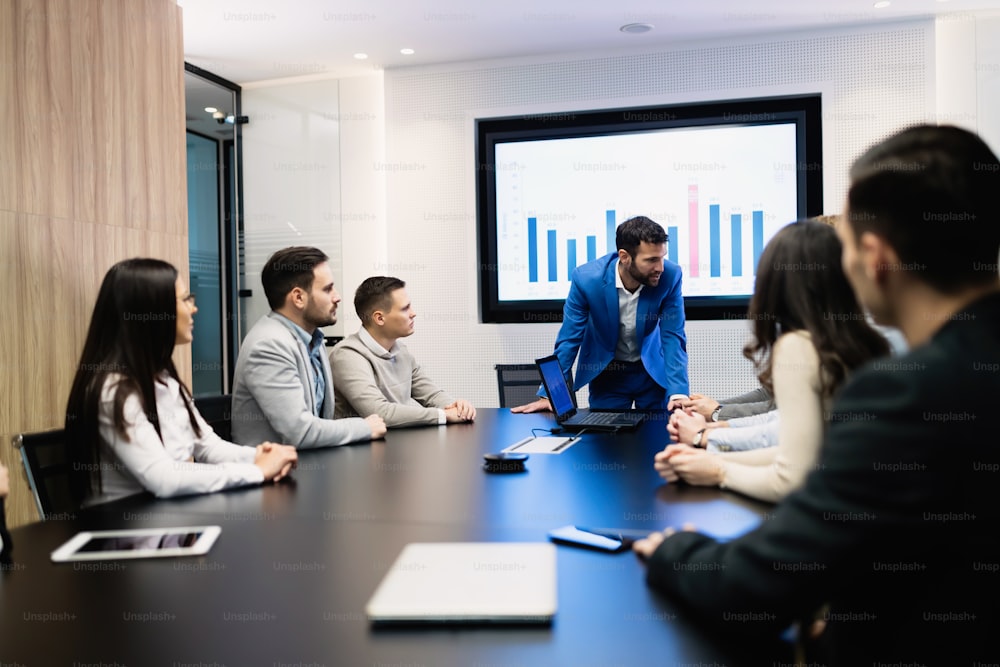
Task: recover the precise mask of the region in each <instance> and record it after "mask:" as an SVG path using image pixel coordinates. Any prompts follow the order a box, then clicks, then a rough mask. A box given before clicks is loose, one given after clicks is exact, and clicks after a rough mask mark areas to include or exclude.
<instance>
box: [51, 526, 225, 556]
mask: <svg viewBox="0 0 1000 667" xmlns="http://www.w3.org/2000/svg"><path fill="white" fill-rule="evenodd" d="M220 532H221V529H220V528H219V527H218V526H184V527H171V528H140V529H131V530H104V531H85V532H81V533H77V534H76V535H75V536H74V537H73V538H72V539H71V540H69V541H68V542H66V543H65V544H63V545H62V546H61V547H59V548H58V549H56V550H55V551H53V552H52V560H53V561H55V562H57V563H58V562H66V561H76V560H108V559H117V558H158V557H166V556H197V555H201V554H205V553H208V550H209V549H210V548H211V547H212V544H214V543H215V540H216V538H217V537H218V536H219V533H220Z"/></svg>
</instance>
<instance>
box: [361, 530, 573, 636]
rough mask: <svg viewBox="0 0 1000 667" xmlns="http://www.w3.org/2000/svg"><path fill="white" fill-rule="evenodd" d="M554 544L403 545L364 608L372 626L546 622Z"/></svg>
mask: <svg viewBox="0 0 1000 667" xmlns="http://www.w3.org/2000/svg"><path fill="white" fill-rule="evenodd" d="M556 600H557V595H556V549H555V546H554V545H552V544H549V543H547V542H423V543H421V542H417V543H412V544H407V545H406V546H405V547H404V548H403V551H402V552H401V553H400V554H399V557H398V558H397V559H396V561H395V562H394V563H393V564H392V567H391V568H389V572H388V573H387V574H386V575H385V577H384V578H383V579H382V582H381V583H380V584H379V585H378V588H377V589H375V593H374V594H373V595H372V597H371V599H370V600H369V601H368V605H367V606H366V607H365V614H366V615H367V616H368V620H370V621H371V622H372V623H374V624H390V623H391V624H395V623H406V624H408V623H474V624H480V623H510V624H523V623H530V624H540V625H547V624H550V623H552V618H553V617H554V616H555V613H556V606H557V604H556Z"/></svg>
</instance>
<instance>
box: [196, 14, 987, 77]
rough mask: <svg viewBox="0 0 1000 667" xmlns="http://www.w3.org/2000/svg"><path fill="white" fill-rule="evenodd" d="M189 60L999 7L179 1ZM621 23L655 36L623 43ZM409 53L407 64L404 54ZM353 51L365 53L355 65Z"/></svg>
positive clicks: (564, 46)
mask: <svg viewBox="0 0 1000 667" xmlns="http://www.w3.org/2000/svg"><path fill="white" fill-rule="evenodd" d="M177 4H178V5H180V6H181V7H182V8H183V13H184V53H185V59H186V60H187V61H188V62H190V63H192V64H194V65H197V66H199V67H201V68H203V69H205V70H208V71H210V72H213V73H214V74H217V75H219V76H221V77H223V78H226V79H229V80H230V81H234V82H236V83H239V84H246V83H250V82H256V81H268V80H273V79H287V78H297V77H303V76H308V77H346V76H357V75H361V74H368V73H371V72H372V71H373V70H377V69H384V68H392V67H405V66H408V65H429V64H436V63H448V62H461V61H470V60H481V59H490V58H510V57H516V56H530V55H545V54H556V53H586V52H591V51H612V50H644V49H653V48H664V47H669V46H671V45H673V44H676V43H679V42H685V41H692V40H701V39H712V38H733V37H736V36H745V35H750V34H761V33H773V32H787V31H795V30H806V29H821V28H830V27H834V26H847V25H849V26H862V25H872V24H877V23H883V22H891V21H900V20H907V19H917V18H926V17H929V16H933V15H948V16H949V18H951V19H953V20H968V19H969V17H970V15H971V12H974V11H982V10H1000V0H892V2H891V3H890V4H889V6H888V7H885V8H880V9H876V8H875V7H874V4H875V2H874V0H754V1H753V2H752V3H751V2H749V1H747V0H611V1H610V2H608V1H601V2H596V1H594V0H500V1H487V0H283V1H282V2H277V1H276V0H177ZM627 23H649V24H651V25H652V26H653V28H652V30H650V31H648V32H645V33H642V34H628V33H624V32H622V31H620V30H619V28H620V27H621V26H622V25H624V24H627ZM402 48H409V49H413V50H414V53H413V54H412V55H403V54H401V53H400V49H402ZM355 53H366V54H368V58H367V59H366V60H357V59H355V58H354V54H355Z"/></svg>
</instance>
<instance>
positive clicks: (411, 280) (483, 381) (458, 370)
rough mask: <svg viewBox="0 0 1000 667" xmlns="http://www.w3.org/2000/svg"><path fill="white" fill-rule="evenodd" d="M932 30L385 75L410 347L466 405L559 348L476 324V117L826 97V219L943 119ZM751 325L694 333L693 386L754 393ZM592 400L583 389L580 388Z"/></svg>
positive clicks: (544, 335)
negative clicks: (873, 168) (854, 166)
mask: <svg viewBox="0 0 1000 667" xmlns="http://www.w3.org/2000/svg"><path fill="white" fill-rule="evenodd" d="M933 40H934V25H933V23H932V22H929V21H928V22H913V23H905V24H896V25H891V26H885V25H883V26H881V27H879V28H878V29H874V28H867V29H858V30H854V31H848V30H841V31H839V32H832V31H831V32H823V33H815V34H808V35H806V34H796V35H778V36H771V37H766V38H765V37H761V38H758V39H755V40H745V41H741V42H739V43H728V44H709V45H705V44H699V45H690V46H682V47H678V48H675V49H671V50H663V51H659V52H655V53H641V54H610V55H600V56H586V55H577V56H575V57H570V56H566V57H562V58H558V59H553V58H549V59H548V60H547V61H543V60H541V59H521V60H511V61H505V62H485V63H465V64H453V65H447V66H438V67H433V68H419V69H399V70H389V71H386V72H385V83H386V88H385V90H386V95H385V113H386V162H385V163H384V165H381V167H382V168H384V169H385V171H386V175H387V188H386V190H387V193H388V196H387V197H388V198H387V213H386V214H387V228H388V229H387V231H388V257H389V262H388V265H387V267H386V269H387V272H388V273H390V274H396V275H398V276H399V277H401V278H403V279H404V280H406V281H407V282H408V289H409V293H410V296H411V297H412V299H413V304H414V307H415V308H416V310H417V312H418V318H417V331H416V334H415V335H414V336H412V337H410V338H409V339H407V341H406V344H407V345H408V346H409V347H410V349H411V350H412V351H413V352H414V353H415V354H416V356H417V358H418V359H419V360H420V361H421V363H422V364H423V366H424V367H425V368H426V369H427V371H428V372H429V374H430V375H431V377H433V378H434V379H435V380H436V381H437V383H438V384H439V385H440V386H442V387H443V388H445V389H446V390H447V391H448V392H449V393H451V394H452V395H454V396H456V397H462V398H466V399H469V400H471V401H472V402H473V403H474V404H476V405H479V406H496V405H497V388H496V375H495V372H494V370H493V366H494V364H497V363H525V362H530V361H532V360H533V359H534V358H536V357H539V356H542V355H544V354H548V353H549V352H550V351H551V350H552V345H553V343H554V341H555V337H556V333H557V331H558V325H557V324H552V323H537V322H526V323H524V324H504V325H496V324H482V323H480V320H479V304H478V295H479V286H478V283H477V280H478V278H477V276H478V275H479V273H480V270H481V268H482V267H480V266H478V264H477V262H478V259H477V254H478V245H477V229H476V215H475V192H474V157H475V156H474V153H475V147H474V143H473V138H474V135H473V127H474V125H473V122H474V119H475V118H480V117H481V118H485V117H492V116H503V115H511V114H523V113H558V112H572V111H575V110H584V109H597V108H616V107H626V106H634V105H636V104H645V103H658V102H662V103H664V104H669V103H674V102H689V101H697V100H712V99H737V98H747V97H765V96H773V95H780V94H796V93H815V92H819V93H821V94H822V96H823V136H824V145H823V150H824V165H823V168H824V196H825V202H824V212H826V213H836V212H839V210H840V208H841V203H842V201H843V198H844V194H845V190H846V184H847V170H848V167H849V165H850V163H851V161H852V160H853V159H854V158H855V157H857V155H859V154H860V153H861V152H862V151H863V150H864V149H866V148H867V147H868V146H870V145H871V144H872V143H874V142H876V141H878V140H880V139H882V138H884V137H886V136H888V135H889V134H891V133H892V132H894V131H896V130H898V129H901V128H902V127H905V126H907V125H910V124H913V123H916V122H920V121H922V120H924V119H926V118H928V117H929V116H930V115H932V114H933V111H934V99H933V91H934V48H933ZM747 336H748V327H747V324H746V322H745V321H740V320H736V321H711V322H705V321H699V322H689V323H688V325H687V337H688V353H689V375H690V380H691V388H692V390H693V391H697V392H700V393H704V394H707V395H710V396H714V397H717V398H725V397H728V396H731V395H733V394H738V393H741V392H743V391H747V390H749V389H752V388H754V387H755V386H756V383H757V380H756V376H755V373H754V369H753V365H752V364H751V363H750V362H749V361H747V360H746V359H745V358H744V357H743V355H742V347H743V344H744V343H745V342H746V339H747ZM578 398H579V399H580V402H581V404H586V392H582V393H581V394H579V396H578Z"/></svg>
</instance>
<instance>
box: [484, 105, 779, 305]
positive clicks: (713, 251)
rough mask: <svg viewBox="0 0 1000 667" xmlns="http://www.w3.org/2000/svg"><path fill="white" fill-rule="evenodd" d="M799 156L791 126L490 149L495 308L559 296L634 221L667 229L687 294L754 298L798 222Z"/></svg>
mask: <svg viewBox="0 0 1000 667" xmlns="http://www.w3.org/2000/svg"><path fill="white" fill-rule="evenodd" d="M795 148H796V137H795V125H794V124H793V123H779V124H770V125H743V126H735V125H733V126H722V127H718V126H716V127H709V128H696V129H692V128H684V129H670V130H659V131H654V132H641V133H634V134H619V135H614V136H595V137H577V138H563V139H551V140H539V141H522V142H506V143H499V144H497V146H496V189H497V211H496V214H497V259H498V264H499V272H498V273H499V276H498V278H499V289H498V297H499V300H500V301H501V302H503V301H522V300H537V299H564V298H566V295H567V294H568V293H569V281H570V276H571V275H572V272H573V269H575V268H576V267H577V266H579V265H581V264H584V263H585V262H588V261H590V260H593V259H596V258H597V257H600V256H602V255H605V254H607V253H608V252H613V251H614V250H615V228H616V227H617V226H618V225H619V224H621V223H622V222H624V221H625V220H627V219H628V218H630V217H633V216H636V215H645V216H648V217H649V218H651V219H652V220H654V221H656V222H658V223H659V224H660V225H662V226H663V228H664V229H666V231H667V234H668V235H669V238H670V240H669V242H668V243H667V259H669V260H670V261H672V262H674V263H676V264H679V265H680V266H681V268H682V270H683V275H684V284H683V291H684V295H685V296H689V297H712V296H741V295H749V294H751V293H752V292H753V283H754V275H755V273H756V269H757V263H758V259H759V258H760V254H761V251H762V250H763V248H764V245H765V244H766V243H767V241H768V240H769V239H770V238H771V237H772V236H773V235H774V234H775V233H776V232H777V231H778V229H780V228H781V227H782V226H784V225H786V224H788V223H789V222H792V221H794V220H795V219H796V218H797V211H798V207H797V175H798V173H797V170H796V166H797V162H796V150H795Z"/></svg>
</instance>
